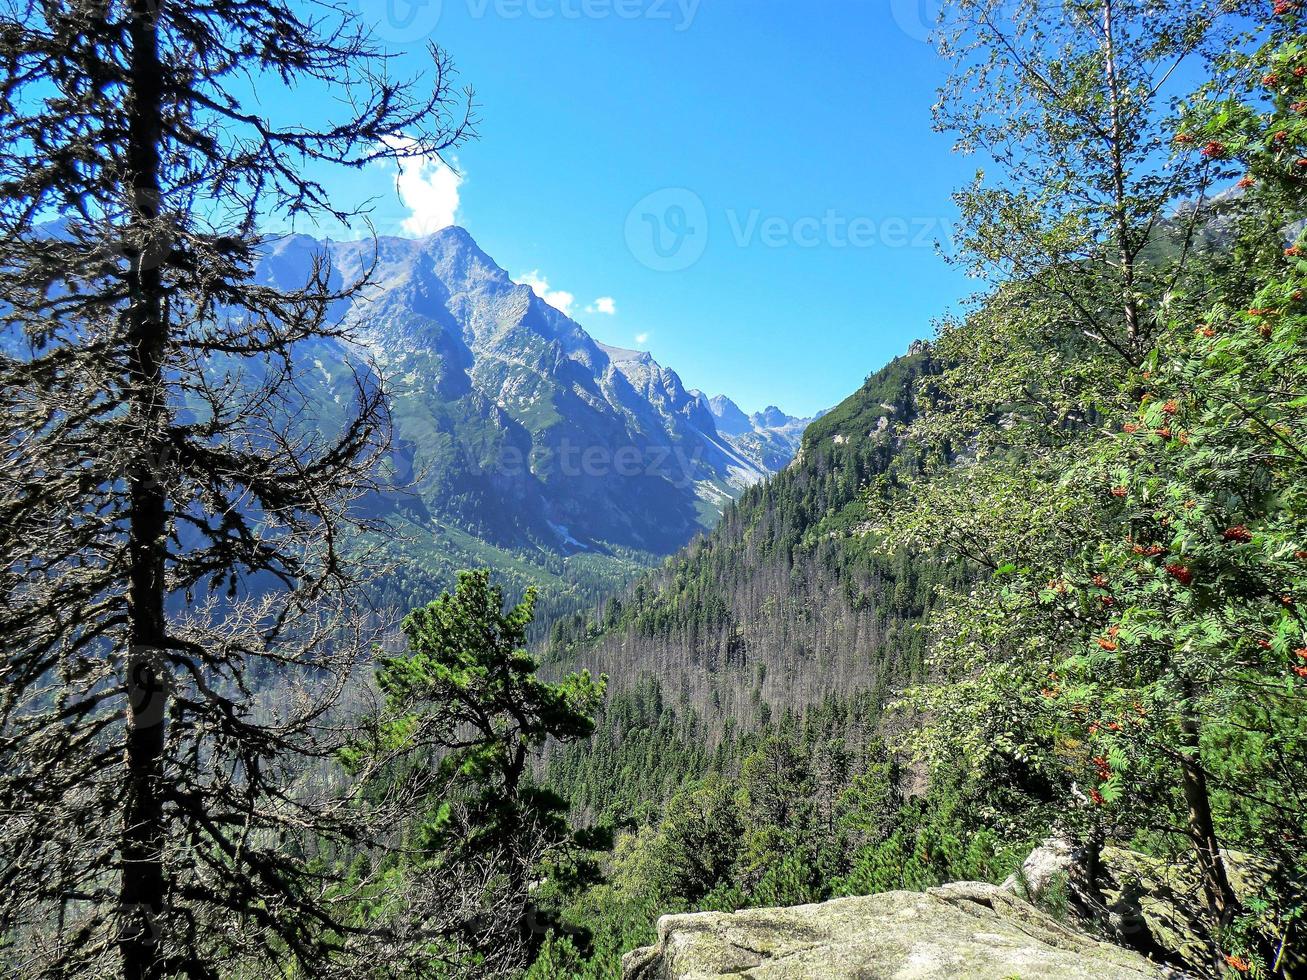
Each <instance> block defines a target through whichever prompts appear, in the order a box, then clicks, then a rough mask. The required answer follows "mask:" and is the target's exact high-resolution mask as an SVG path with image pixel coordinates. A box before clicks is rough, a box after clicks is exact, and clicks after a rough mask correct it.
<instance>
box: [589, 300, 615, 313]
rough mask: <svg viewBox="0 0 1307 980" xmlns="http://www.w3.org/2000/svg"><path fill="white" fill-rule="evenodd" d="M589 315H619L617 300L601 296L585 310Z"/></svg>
mask: <svg viewBox="0 0 1307 980" xmlns="http://www.w3.org/2000/svg"><path fill="white" fill-rule="evenodd" d="M585 311H586V312H587V313H604V314H607V315H608V316H615V315H616V314H617V300H615V299H613V298H612V297H611V296H600V297H599V298H598V299H597V300H595V301H594V302H593V303H591V304H590V305H589V306H587V307H586V308H585Z"/></svg>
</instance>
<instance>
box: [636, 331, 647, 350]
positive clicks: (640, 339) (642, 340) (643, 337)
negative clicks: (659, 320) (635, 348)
mask: <svg viewBox="0 0 1307 980" xmlns="http://www.w3.org/2000/svg"><path fill="white" fill-rule="evenodd" d="M635 342H636V343H637V344H639V345H640V346H641V347H643V346H644V345H645V344H647V343H649V334H648V332H645V333H638V334H636V335H635Z"/></svg>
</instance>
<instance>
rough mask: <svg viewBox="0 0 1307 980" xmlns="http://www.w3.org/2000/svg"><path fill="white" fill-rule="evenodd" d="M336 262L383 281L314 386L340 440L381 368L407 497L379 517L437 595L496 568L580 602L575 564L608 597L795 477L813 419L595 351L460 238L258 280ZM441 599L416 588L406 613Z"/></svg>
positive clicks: (280, 280) (377, 248)
mask: <svg viewBox="0 0 1307 980" xmlns="http://www.w3.org/2000/svg"><path fill="white" fill-rule="evenodd" d="M324 251H325V253H326V254H327V256H328V257H329V258H330V260H331V263H332V266H333V269H332V275H333V278H334V280H335V284H337V285H339V284H343V283H346V282H352V281H356V280H357V279H358V278H359V277H360V276H362V275H363V274H364V273H365V272H366V271H368V270H369V269H371V280H370V284H369V285H368V286H367V288H366V290H364V291H363V292H362V293H361V294H359V295H358V296H356V297H354V298H353V299H352V300H351V301H347V302H342V303H341V304H340V305H339V306H338V308H337V309H335V310H333V311H332V316H333V318H335V319H336V320H337V321H339V322H343V323H346V324H348V325H349V326H350V327H351V328H352V334H353V336H354V338H355V340H356V346H351V345H347V344H345V343H342V342H334V341H326V342H320V343H316V344H314V345H313V346H312V348H306V349H305V350H304V351H303V352H302V355H301V356H302V364H301V365H300V367H301V370H300V372H299V373H300V376H301V388H302V390H303V391H304V393H305V395H306V396H307V397H309V398H310V400H311V401H312V402H313V403H314V404H315V411H314V413H313V414H314V415H315V416H316V417H317V418H318V419H319V424H323V425H330V424H332V422H333V420H335V419H336V418H337V417H338V416H343V412H344V410H345V408H347V407H348V404H349V398H350V396H351V389H352V385H353V380H352V370H355V369H357V368H358V366H359V365H360V364H362V363H364V362H365V360H371V361H372V362H373V363H374V364H375V365H376V367H377V368H378V369H379V370H380V371H381V372H382V373H383V374H384V375H385V376H386V378H387V384H388V387H389V389H390V392H391V410H392V415H393V419H394V450H393V453H392V457H391V467H392V470H393V473H392V476H393V479H394V482H395V484H396V485H397V486H398V485H402V486H405V487H407V488H408V492H407V493H404V494H390V495H386V497H385V498H384V499H378V500H376V501H373V506H376V507H379V508H383V509H389V510H393V511H394V513H395V514H396V515H397V516H398V517H400V518H402V521H403V523H404V525H405V527H404V530H405V531H406V533H407V540H408V544H407V546H406V547H407V550H408V552H409V554H410V555H411V556H414V557H416V558H418V559H419V560H420V561H419V563H420V564H421V565H423V566H424V567H425V568H426V569H427V570H428V572H430V573H431V574H432V575H434V576H436V577H437V578H441V579H443V578H447V573H448V572H449V571H450V570H451V569H452V568H453V567H462V566H466V565H469V564H478V563H484V564H491V565H494V566H496V567H498V568H501V569H502V568H508V569H510V570H511V569H516V570H517V571H519V572H520V573H521V574H522V576H523V577H525V578H526V579H533V578H534V577H537V572H539V573H540V574H541V575H544V576H545V577H546V579H551V578H552V579H557V580H558V581H557V583H556V584H560V585H567V584H568V583H571V582H574V580H577V576H576V575H574V574H572V571H573V570H574V569H572V567H571V566H573V565H575V566H577V567H583V568H584V569H586V573H585V576H581V578H585V577H586V576H589V577H590V579H593V580H594V582H595V588H596V589H597V590H599V591H602V589H600V588H599V585H598V582H599V580H605V581H604V586H603V587H608V586H609V585H611V584H612V583H611V575H610V572H611V573H612V574H613V575H620V576H624V577H629V575H630V574H631V573H632V572H633V571H634V570H635V569H637V568H638V567H639V566H642V565H647V564H651V563H653V562H654V561H656V560H658V559H659V558H661V557H662V556H664V555H667V554H670V553H671V552H673V551H675V550H676V549H677V548H679V547H680V546H681V545H683V544H685V543H686V542H687V541H688V540H690V538H691V537H693V536H694V535H695V534H696V533H697V532H699V531H702V530H705V529H707V528H709V527H711V526H713V525H714V524H715V523H716V521H717V519H718V517H719V516H720V515H721V513H722V511H723V509H724V508H725V506H726V505H727V504H729V503H730V502H731V501H732V500H734V499H735V498H736V497H738V496H739V494H740V493H741V492H742V491H743V490H744V489H745V488H747V487H748V486H750V485H752V484H754V483H757V482H759V481H760V480H762V479H764V478H765V477H767V476H768V475H769V474H770V473H774V472H776V471H778V470H780V469H781V468H783V467H784V466H785V465H786V464H787V463H788V462H789V461H790V459H791V458H792V457H793V455H794V452H795V450H796V448H797V446H798V443H799V437H800V436H801V434H802V431H803V428H804V427H805V426H806V424H807V422H808V421H809V420H807V419H796V418H793V417H791V416H788V415H786V414H785V413H783V412H781V411H780V410H779V409H776V408H768V409H767V410H765V411H764V412H760V413H756V414H754V415H752V416H746V415H745V414H744V413H743V412H742V411H741V410H740V409H739V408H738V407H737V406H736V405H735V404H734V403H733V402H731V401H730V399H728V398H725V397H723V396H717V397H716V398H711V399H710V398H707V397H705V396H704V395H703V394H701V393H700V392H697V391H687V390H686V388H685V387H684V385H683V384H682V383H681V379H680V378H679V377H678V376H677V374H676V372H675V371H672V370H670V369H668V368H664V367H662V366H661V365H659V364H658V363H657V362H656V361H655V360H654V359H653V357H652V356H651V355H649V354H648V353H643V352H638V351H631V350H623V349H621V348H616V347H609V346H607V345H604V344H601V343H598V342H597V341H595V340H594V339H593V338H592V337H590V335H589V334H587V333H586V331H585V330H584V329H583V328H582V327H581V326H580V325H579V324H578V323H576V322H575V321H573V320H571V319H570V318H568V317H567V316H566V315H564V314H563V313H561V312H559V311H558V310H556V309H555V308H553V307H552V306H550V305H549V304H548V303H546V302H545V301H544V300H542V299H541V298H540V297H538V296H537V295H536V294H535V293H534V292H533V291H532V290H531V288H530V287H529V286H526V285H520V284H517V283H514V282H513V281H512V279H511V278H510V277H509V275H508V273H507V272H505V271H504V270H503V269H502V268H500V267H499V266H498V265H497V264H496V263H495V262H494V260H493V259H491V258H490V257H489V256H488V255H486V253H485V252H483V251H482V250H481V249H480V248H479V247H478V246H477V244H476V242H475V241H474V240H473V239H472V236H471V235H469V234H468V233H467V231H465V230H464V229H462V228H457V227H450V228H446V229H444V230H443V231H440V232H437V233H436V234H434V235H431V236H428V237H426V238H421V239H401V238H381V239H379V240H378V241H376V242H373V241H370V240H369V241H357V242H325V243H324V242H321V241H318V240H315V239H313V238H310V237H307V236H298V235H297V236H289V237H286V238H282V239H279V240H277V241H275V242H273V243H271V244H270V245H269V247H268V248H267V250H266V253H265V255H264V257H263V259H262V261H261V263H260V265H259V267H258V269H257V274H258V276H259V278H260V280H261V281H264V282H268V283H274V284H278V285H281V286H285V287H293V286H296V285H301V284H302V283H303V282H304V281H305V278H306V276H307V274H308V271H309V269H310V266H311V263H312V261H313V257H314V256H315V255H316V254H320V253H323V252H324ZM572 559H579V561H571V560H572ZM510 577H512V576H511V575H510ZM419 578H423V577H422V576H419ZM546 584H548V583H546ZM432 587H433V586H432V583H430V582H428V581H414V582H412V583H411V587H410V588H409V589H407V590H403V589H402V590H401V592H402V595H401V596H400V597H399V598H400V599H405V598H407V595H408V592H412V593H413V597H416V596H417V595H418V594H419V593H422V592H425V591H429V590H430V588H432Z"/></svg>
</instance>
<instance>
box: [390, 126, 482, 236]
mask: <svg viewBox="0 0 1307 980" xmlns="http://www.w3.org/2000/svg"><path fill="white" fill-rule="evenodd" d="M386 144H387V145H388V146H390V147H392V148H394V149H396V150H399V151H400V152H401V154H402V153H403V152H404V151H405V150H408V149H410V148H411V147H412V146H413V141H412V140H411V139H409V138H408V137H405V136H391V137H388V138H387V140H386ZM451 159H452V158H451ZM454 162H455V163H457V162H458V161H457V160H455V161H454ZM396 166H397V168H398V169H397V172H396V174H395V189H396V190H397V191H398V192H399V199H400V201H401V202H402V203H403V205H404V207H406V208H408V210H409V211H410V212H411V213H410V214H409V216H408V217H407V218H405V219H404V220H403V221H402V222H401V227H402V228H403V229H404V230H405V231H406V232H408V233H409V234H410V235H430V234H431V233H432V232H435V231H439V230H440V229H441V228H445V227H448V226H449V225H452V224H454V223H455V221H456V220H457V219H458V196H459V192H458V188H459V185H461V184H462V183H463V176H462V175H461V174H457V173H455V172H454V171H453V170H451V169H450V167H449V165H448V164H446V163H445V161H444V160H442V159H440V157H438V156H425V155H422V154H413V155H411V156H401V158H400V159H399V160H397V161H396Z"/></svg>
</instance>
